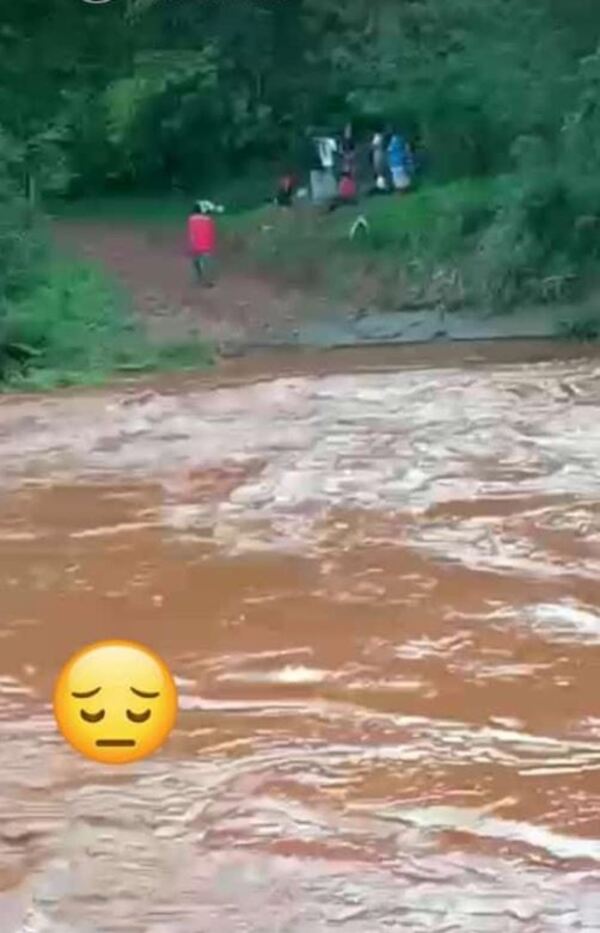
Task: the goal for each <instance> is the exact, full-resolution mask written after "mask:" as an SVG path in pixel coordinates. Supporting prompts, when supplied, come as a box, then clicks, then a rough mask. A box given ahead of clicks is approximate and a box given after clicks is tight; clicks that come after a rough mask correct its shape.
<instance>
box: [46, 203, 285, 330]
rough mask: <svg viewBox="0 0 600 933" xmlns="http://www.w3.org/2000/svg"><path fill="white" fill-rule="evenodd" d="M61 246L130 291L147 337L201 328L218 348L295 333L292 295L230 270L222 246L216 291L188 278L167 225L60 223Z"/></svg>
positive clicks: (230, 258)
mask: <svg viewBox="0 0 600 933" xmlns="http://www.w3.org/2000/svg"><path fill="white" fill-rule="evenodd" d="M56 232H57V237H58V240H59V243H61V245H63V246H64V247H65V248H67V249H68V250H69V251H74V252H76V253H79V254H80V255H81V254H83V256H85V257H86V258H89V259H91V260H93V261H95V262H99V263H100V264H101V265H102V266H104V267H106V268H107V269H108V271H109V272H110V274H111V275H113V276H115V277H116V278H117V280H118V281H120V282H121V283H122V284H123V285H124V286H125V287H126V289H127V290H128V292H129V293H130V294H131V295H132V297H133V301H134V304H135V307H136V310H138V311H139V312H141V313H142V314H143V316H144V319H145V321H146V324H147V326H148V330H149V333H150V336H151V337H152V339H156V340H157V341H161V340H167V339H168V340H176V339H181V338H183V337H187V336H189V335H190V334H193V333H198V334H201V335H202V336H203V337H205V338H207V339H209V340H211V341H214V342H215V343H217V344H218V345H223V344H225V345H227V344H238V343H255V342H256V343H260V342H262V341H264V340H265V338H269V337H270V335H271V334H272V333H274V332H277V333H282V332H286V333H288V332H293V331H294V328H295V325H296V321H297V315H298V309H299V307H300V306H301V296H300V295H299V294H298V293H297V292H293V291H291V290H284V289H282V288H278V287H277V286H276V284H275V283H272V282H268V281H266V280H264V279H260V278H258V277H256V276H251V275H249V274H244V273H243V272H241V271H239V270H236V269H235V256H234V255H232V254H231V252H229V253H228V252H227V250H224V255H223V257H222V260H221V266H220V269H219V274H218V279H217V283H216V285H215V287H214V288H212V289H206V288H203V287H201V286H199V285H198V284H197V283H196V282H195V281H194V278H193V275H192V270H191V267H190V263H189V260H188V257H187V256H186V254H185V248H184V245H183V238H182V237H181V236H180V235H179V234H178V233H177V232H175V231H172V230H164V229H163V230H156V229H150V230H143V229H140V228H139V227H136V226H133V225H115V224H114V223H111V224H110V225H109V224H106V223H90V222H79V221H77V222H73V221H69V222H64V221H63V222H61V223H60V224H59V225H57V228H56Z"/></svg>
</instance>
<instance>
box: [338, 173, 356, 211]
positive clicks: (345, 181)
mask: <svg viewBox="0 0 600 933" xmlns="http://www.w3.org/2000/svg"><path fill="white" fill-rule="evenodd" d="M338 197H339V199H340V202H341V203H342V204H355V203H356V182H355V181H354V178H353V177H352V173H351V172H343V173H342V177H341V178H340V184H339V187H338Z"/></svg>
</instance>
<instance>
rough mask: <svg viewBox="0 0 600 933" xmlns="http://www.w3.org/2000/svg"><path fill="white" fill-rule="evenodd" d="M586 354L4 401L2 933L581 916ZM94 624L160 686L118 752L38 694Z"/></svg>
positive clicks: (411, 362)
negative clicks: (100, 745)
mask: <svg viewBox="0 0 600 933" xmlns="http://www.w3.org/2000/svg"><path fill="white" fill-rule="evenodd" d="M573 352H574V351H569V350H568V349H566V350H565V349H563V350H561V351H560V352H558V351H557V350H556V349H553V350H551V351H548V350H547V348H546V349H544V348H541V347H540V348H537V349H536V348H535V347H534V346H525V347H517V346H516V345H512V346H510V347H509V348H507V346H495V347H492V348H485V347H483V348H482V347H479V348H471V349H469V350H468V351H467V350H465V349H460V350H457V349H452V348H447V347H446V348H437V349H436V348H433V349H431V350H429V351H427V352H425V351H423V350H421V351H417V350H406V351H394V352H392V351H385V352H378V351H375V350H371V351H369V352H368V353H359V354H349V353H347V354H332V355H330V356H328V357H313V356H311V355H308V354H306V355H301V356H294V357H290V358H289V359H283V358H281V359H279V360H276V359H274V360H271V361H267V362H259V361H257V362H250V363H241V362H240V363H236V362H231V363H229V364H228V365H227V367H226V368H225V370H224V371H223V373H222V374H220V375H219V377H218V378H215V377H210V378H204V379H182V380H179V381H178V380H170V381H169V382H157V383H155V384H154V386H153V387H152V386H149V387H144V388H140V387H139V386H133V385H129V384H126V383H125V384H123V385H121V386H119V387H117V388H114V389H113V390H111V391H109V392H103V393H97V392H93V393H90V392H87V393H81V394H76V393H66V394H59V395H55V396H51V397H44V398H34V399H32V398H16V399H3V400H2V401H1V402H0V477H1V498H0V593H1V607H2V614H1V617H0V738H1V741H0V931H2V933H13V931H14V933H16V931H19V933H95V931H101V933H112V931H130V933H138V931H139V933H205V931H206V933H212V931H214V930H218V931H219V933H238V931H239V933H284V931H285V933H320V931H329V930H338V929H339V930H344V931H349V933H376V931H379V930H397V931H410V933H412V931H414V933H418V931H435V933H446V931H463V933H488V931H498V933H512V931H514V933H554V931H561V933H562V931H571V930H586V931H591V930H600V831H599V822H598V818H599V812H600V811H599V808H600V700H599V685H600V585H599V578H600V473H599V467H600V360H599V359H598V358H597V357H596V356H594V354H592V353H586V354H583V353H581V354H579V355H577V356H576V357H575V356H574V355H573ZM575 352H578V351H575ZM549 353H551V354H552V356H550V355H549ZM110 637H120V638H131V639H135V640H137V641H141V642H144V643H145V644H147V645H149V646H150V647H152V648H154V649H155V650H156V651H158V652H159V653H161V654H162V656H163V657H164V658H165V660H166V661H167V662H168V664H169V665H170V666H171V668H172V670H173V672H174V675H175V677H176V680H177V684H178V687H179V691H180V711H179V716H178V721H177V726H176V729H175V731H174V733H173V734H172V736H171V738H170V740H169V741H168V743H167V745H166V746H165V747H164V749H163V750H162V751H161V752H159V753H158V754H157V755H156V756H155V757H153V758H151V759H149V760H147V761H144V762H142V763H139V764H135V765H129V766H124V767H119V768H110V767H106V766H101V765H97V764H93V763H91V762H87V761H86V760H84V759H82V758H80V757H78V756H77V754H76V753H74V752H73V751H72V750H71V749H70V748H69V747H68V746H66V744H65V743H64V742H63V740H62V739H61V738H60V737H59V736H58V734H57V731H56V728H55V725H54V720H53V717H52V711H51V696H52V687H53V683H54V680H55V678H56V676H57V674H58V671H59V669H60V666H61V665H62V663H63V662H64V661H65V660H66V659H67V658H68V657H69V655H70V654H71V653H72V652H74V651H75V650H76V649H78V648H80V647H81V646H83V645H85V644H87V643H89V642H92V641H95V640H98V639H104V638H110Z"/></svg>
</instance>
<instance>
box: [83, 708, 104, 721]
mask: <svg viewBox="0 0 600 933" xmlns="http://www.w3.org/2000/svg"><path fill="white" fill-rule="evenodd" d="M105 715H106V714H105V712H104V710H103V709H101V710H99V711H98V712H97V713H88V712H87V710H85V709H82V710H81V718H82V719H85V721H86V722H101V721H102V720H103V719H104V716H105Z"/></svg>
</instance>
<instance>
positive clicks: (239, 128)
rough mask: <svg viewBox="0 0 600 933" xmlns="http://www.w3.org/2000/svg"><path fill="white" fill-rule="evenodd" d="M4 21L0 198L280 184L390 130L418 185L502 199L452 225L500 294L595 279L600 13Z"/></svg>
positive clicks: (361, 5) (345, 1)
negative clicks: (261, 181) (400, 137)
mask: <svg viewBox="0 0 600 933" xmlns="http://www.w3.org/2000/svg"><path fill="white" fill-rule="evenodd" d="M0 5H1V8H2V15H1V16H0V23H1V25H0V131H1V133H2V136H1V142H0V161H1V162H2V174H1V175H0V188H2V189H3V191H4V192H6V191H8V190H9V187H10V191H12V192H14V191H20V192H21V194H22V195H23V196H27V195H28V196H29V198H30V200H35V199H36V195H37V193H38V192H40V191H41V192H42V193H47V192H49V193H53V192H68V193H70V194H71V195H78V194H92V193H101V192H109V191H114V190H124V191H132V192H133V191H149V190H153V191H156V192H162V191H171V190H174V189H178V190H182V191H188V190H189V191H192V190H194V191H197V190H199V187H200V186H202V185H204V184H205V183H206V182H208V181H210V180H214V179H215V177H219V178H231V177H235V176H243V175H245V174H248V173H251V172H253V171H255V170H256V169H257V166H258V167H260V166H262V167H263V169H268V170H269V171H270V170H273V169H274V168H275V167H281V165H282V164H283V163H284V162H286V161H287V163H288V164H289V162H290V161H291V160H292V159H293V158H294V153H295V152H296V151H297V150H296V146H297V144H298V141H299V140H300V139H301V138H302V135H303V133H304V131H305V129H306V128H307V127H308V126H311V125H315V126H328V127H332V128H333V127H335V128H341V126H342V124H343V123H344V122H345V121H346V120H348V119H352V120H353V122H354V124H355V126H356V127H357V128H358V130H359V131H361V130H362V131H364V132H365V133H366V132H367V131H368V130H369V129H372V128H375V127H377V126H382V125H383V124H386V123H390V122H393V123H396V124H398V125H400V126H401V127H402V128H403V129H404V130H405V131H406V132H407V133H408V134H409V135H410V136H411V137H412V138H413V139H414V140H418V141H419V143H420V145H421V147H422V151H424V153H425V155H426V167H427V169H426V177H427V178H428V179H429V180H430V181H431V182H432V183H444V182H447V181H454V180H457V179H463V178H468V177H470V178H473V177H479V178H481V179H486V178H488V179H491V178H494V179H496V180H497V181H499V182H502V180H503V179H505V183H503V182H502V183H501V184H499V185H498V184H494V192H495V194H494V198H495V200H494V202H493V204H490V207H489V210H487V211H484V212H483V213H482V214H481V215H480V216H479V215H478V217H474V216H472V215H469V217H468V218H466V219H465V228H468V229H469V230H472V229H475V228H477V225H478V224H483V226H482V227H481V229H480V230H479V235H480V242H479V244H478V250H479V253H480V258H481V268H482V269H485V270H487V271H486V272H485V276H483V277H484V278H485V281H487V282H491V283H494V284H493V289H492V291H493V292H494V293H495V294H498V295H503V296H505V297H506V300H511V299H512V298H513V297H514V296H515V295H516V294H518V293H519V292H520V290H521V289H522V287H523V283H526V282H528V281H531V280H532V279H533V278H535V277H536V276H537V277H538V278H540V276H542V272H543V273H544V274H545V272H546V271H547V270H548V269H551V271H552V273H553V275H554V274H555V273H556V276H558V277H559V278H561V280H564V281H571V280H573V279H574V278H575V277H578V278H581V272H582V270H584V269H585V268H586V267H587V264H589V263H593V262H595V260H596V254H597V246H596V244H597V243H600V237H598V235H597V232H598V231H597V226H598V217H600V183H599V181H598V173H597V166H598V148H599V146H600V143H599V140H600V116H599V106H600V105H599V100H600V96H599V91H600V52H599V51H598V43H599V39H600V7H599V6H598V4H597V2H596V0H485V2H482V0H452V2H446V0H236V2H232V3H227V2H224V0H106V2H91V0H52V3H48V2H47V0H44V2H42V0H19V2H18V3H16V2H14V0H0ZM3 179H4V180H3ZM7 186H9V187H7ZM7 197H8V195H7ZM11 203H13V202H11ZM15 211H16V213H15V212H13V213H12V214H10V213H9V212H6V216H16V217H19V218H24V217H25V214H23V210H22V204H21V205H20V206H19V207H18V209H17V208H15ZM484 221H485V223H484ZM22 223H25V220H23V221H22ZM486 225H487V226H486ZM17 242H18V238H17V240H16V241H15V243H14V244H13V245H15V246H16V244H17ZM25 252H27V251H25ZM19 261H20V260H19ZM542 277H543V276H542Z"/></svg>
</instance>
